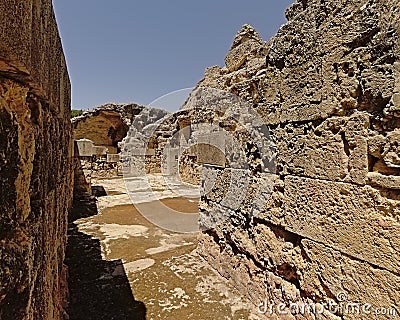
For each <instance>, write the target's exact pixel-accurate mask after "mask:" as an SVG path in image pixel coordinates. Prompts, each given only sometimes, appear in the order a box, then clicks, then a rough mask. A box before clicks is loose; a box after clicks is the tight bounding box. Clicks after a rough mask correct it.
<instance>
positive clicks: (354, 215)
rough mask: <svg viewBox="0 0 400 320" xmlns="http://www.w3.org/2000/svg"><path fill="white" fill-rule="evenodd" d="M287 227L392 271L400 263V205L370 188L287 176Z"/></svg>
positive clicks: (399, 202) (395, 270) (394, 270)
mask: <svg viewBox="0 0 400 320" xmlns="http://www.w3.org/2000/svg"><path fill="white" fill-rule="evenodd" d="M284 196H285V202H284V215H285V218H284V226H285V228H287V230H290V231H291V232H294V233H296V234H299V235H301V236H302V237H305V238H308V239H312V240H314V241H317V242H321V243H324V244H325V245H327V246H330V247H332V248H334V249H336V250H339V251H341V252H343V253H345V254H347V255H350V256H353V257H356V258H358V259H360V260H362V261H367V262H369V263H370V264H372V265H376V266H379V267H380V268H384V269H387V270H391V271H392V272H397V270H398V269H399V267H400V262H399V260H398V259H397V256H398V255H399V253H400V252H399V251H400V249H399V248H400V223H399V221H398V218H397V217H398V215H399V214H400V201H398V200H391V199H387V198H385V197H383V196H382V195H381V194H380V192H379V191H378V190H375V189H373V188H372V187H369V186H365V187H360V186H357V185H352V184H347V183H340V182H330V181H322V180H313V179H308V178H299V177H294V176H288V177H287V178H286V179H285V192H284Z"/></svg>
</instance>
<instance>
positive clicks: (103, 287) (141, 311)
mask: <svg viewBox="0 0 400 320" xmlns="http://www.w3.org/2000/svg"><path fill="white" fill-rule="evenodd" d="M72 211H73V212H72V213H71V217H74V219H77V218H79V217H82V215H80V213H83V216H86V217H87V216H89V214H90V215H96V214H97V208H96V203H95V200H93V198H92V197H90V196H89V195H88V197H87V201H83V200H82V199H81V200H78V201H75V203H74V207H73V209H72ZM74 219H73V220H74ZM65 263H66V264H67V266H68V271H69V280H68V285H69V301H70V304H69V307H68V314H69V317H70V318H69V319H70V320H82V319H85V320H102V319H104V320H110V319H117V320H125V319H126V320H128V319H129V320H145V319H146V307H145V305H144V303H143V302H140V301H136V300H135V298H134V296H133V294H132V290H131V287H130V285H129V281H128V278H127V276H126V273H125V269H124V266H123V264H122V261H121V260H113V261H106V260H103V259H102V256H101V246H100V241H99V240H98V239H93V238H92V237H91V236H90V235H87V234H85V233H82V232H80V231H79V230H78V226H77V225H76V224H75V223H74V222H73V221H70V222H69V225H68V245H67V251H66V261H65Z"/></svg>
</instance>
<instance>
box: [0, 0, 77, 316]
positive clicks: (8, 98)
mask: <svg viewBox="0 0 400 320" xmlns="http://www.w3.org/2000/svg"><path fill="white" fill-rule="evenodd" d="M0 123H1V126H0V152H1V154H0V176H1V181H0V194H1V196H0V212H1V215H0V319H13V320H18V319H26V320H28V319H32V320H36V319H41V320H54V319H63V318H64V317H65V308H66V307H67V294H68V292H67V281H66V278H67V270H66V268H65V267H64V265H63V261H64V252H65V247H66V241H67V237H66V235H67V215H68V210H69V207H70V204H71V198H72V160H71V158H72V152H73V148H72V131H71V122H70V82H69V77H68V73H67V68H66V63H65V59H64V55H63V50H62V46H61V41H60V37H59V35H58V30H57V25H56V21H55V18H54V13H53V8H52V3H51V1H50V0H38V1H9V0H7V1H6V0H0Z"/></svg>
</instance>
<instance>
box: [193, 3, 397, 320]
mask: <svg viewBox="0 0 400 320" xmlns="http://www.w3.org/2000/svg"><path fill="white" fill-rule="evenodd" d="M399 4H400V2H399V1H392V2H390V3H388V2H386V1H379V0H368V1H367V0H360V1H355V0H352V1H319V0H309V1H300V0H299V1H297V2H296V3H294V4H293V5H292V6H291V7H290V8H289V9H288V10H287V12H286V15H287V18H288V23H286V24H285V25H283V26H282V27H281V28H280V30H279V31H278V33H277V35H276V36H275V37H274V38H272V39H271V40H270V41H269V42H268V43H266V42H264V41H262V40H261V39H260V37H259V36H258V34H257V32H256V31H255V30H254V29H253V28H251V27H250V26H244V27H243V28H242V30H241V31H240V32H239V33H238V35H237V36H236V38H235V39H234V43H233V45H232V48H231V50H230V52H229V53H228V55H227V57H226V59H225V61H226V66H225V67H223V68H220V67H213V68H210V69H207V71H206V77H205V78H204V80H203V81H202V82H200V84H199V86H208V87H213V88H218V89H221V90H227V91H230V92H232V93H235V94H237V95H238V96H239V97H240V98H242V99H243V100H245V101H247V102H248V103H250V104H251V105H252V106H253V108H254V110H256V111H257V112H258V113H259V114H260V116H261V117H262V119H263V122H264V123H265V125H266V126H267V127H268V130H269V134H270V137H271V139H272V141H273V143H274V145H275V147H276V157H275V162H276V163H275V166H271V167H263V170H259V171H254V170H247V171H246V170H235V169H232V168H229V167H226V168H221V167H216V166H207V167H205V168H204V169H203V174H204V179H205V180H204V182H203V184H202V185H203V189H204V187H205V186H207V181H208V180H212V181H213V183H214V185H213V187H212V188H208V189H204V190H203V193H204V195H203V196H202V199H201V203H200V206H201V214H202V215H205V216H213V215H214V216H218V215H221V212H223V215H224V217H225V218H224V219H222V220H219V223H217V224H214V225H213V227H212V228H209V229H208V230H205V231H204V232H203V233H202V235H201V236H200V244H199V251H200V253H201V254H202V255H203V256H204V258H205V259H207V260H208V261H209V262H210V264H211V265H212V266H214V267H215V268H216V269H217V270H218V271H219V272H220V273H221V274H222V275H224V276H225V277H226V278H228V279H230V281H232V283H234V284H235V286H236V287H237V288H239V289H240V290H241V292H242V293H244V294H246V295H247V296H248V297H249V298H250V299H251V300H252V301H253V302H254V303H255V304H256V305H260V306H262V307H266V305H267V307H271V306H272V309H273V311H274V312H275V313H276V311H277V310H276V306H278V305H279V303H283V304H284V306H286V307H289V306H290V303H295V304H297V305H301V304H303V305H304V304H306V305H307V304H308V305H312V304H316V303H320V304H323V303H329V302H332V303H336V304H340V303H342V306H343V308H336V309H335V308H333V311H334V312H327V311H326V312H325V313H324V315H321V317H322V318H328V319H333V318H334V319H336V318H343V319H372V318H374V319H380V318H382V319H383V318H393V317H392V316H390V315H386V316H377V315H374V314H372V313H371V314H368V312H374V311H376V310H379V308H385V310H386V311H387V312H392V313H393V312H397V314H398V315H399V314H400V309H399V307H400V306H399V301H400V285H399V283H400V275H399V271H398V270H399V259H398V256H399V248H400V221H399V214H400V158H399V151H400V150H399V141H400V99H399V97H400V95H399V94H400V92H399V90H400V86H399V81H398V79H400V67H399V66H400V63H399V53H400V50H399V49H400V48H399V45H400V41H399V32H400V25H399V21H400V10H399ZM250 147H251V148H253V147H254V146H250ZM270 168H275V170H270ZM240 175H243V176H247V177H249V180H250V183H249V185H248V186H247V188H246V190H247V194H246V195H245V197H244V199H243V201H242V203H241V205H240V206H239V207H237V206H231V204H230V202H228V201H225V202H223V201H222V200H221V199H223V198H224V197H225V194H226V192H227V186H229V184H230V183H229V182H230V181H233V180H234V179H235V177H237V176H240ZM242 192H243V191H242ZM244 192H245V193H246V191H244ZM366 304H367V305H366ZM349 305H350V307H351V308H353V307H357V306H358V307H360V309H362V307H363V306H364V307H365V306H367V307H366V309H364V310H361V313H360V314H355V312H352V310H351V308H350V310H349V309H347V310H346V307H348V306H349ZM369 305H371V307H370V308H369V307H368V306H369ZM274 306H275V309H274ZM266 310H267V311H268V312H267V313H266V315H265V316H266V318H270V317H271V316H270V315H269V310H270V309H266ZM388 310H389V311H388ZM285 311H289V310H288V308H287V309H286V310H285ZM291 311H293V308H292V309H291ZM294 311H296V310H294ZM311 313H312V312H311ZM311 313H310V312H309V313H307V312H306V314H305V317H306V318H310V319H314V316H313V315H312V314H311ZM281 316H282V318H285V319H295V318H296V319H299V317H300V315H299V314H297V316H295V315H292V314H291V313H290V312H289V313H288V314H285V315H284V316H283V313H281ZM300 318H301V317H300Z"/></svg>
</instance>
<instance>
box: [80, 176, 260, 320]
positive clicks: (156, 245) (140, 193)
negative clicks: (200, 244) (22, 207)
mask: <svg viewBox="0 0 400 320" xmlns="http://www.w3.org/2000/svg"><path fill="white" fill-rule="evenodd" d="M150 179H152V180H153V181H152V189H153V194H152V195H151V196H149V195H148V194H146V192H147V191H148V188H147V186H146V185H145V184H143V181H141V180H140V179H134V178H133V179H131V180H129V181H128V182H124V181H123V179H122V178H119V179H108V180H98V181H92V183H93V184H94V185H102V186H103V187H104V188H105V190H106V192H107V194H108V195H107V196H104V197H100V198H99V199H98V209H99V214H97V215H95V216H92V217H89V218H83V219H79V220H77V221H76V224H77V225H78V228H79V231H80V232H83V233H85V234H87V235H90V236H92V237H93V238H96V239H99V241H100V245H101V254H102V257H103V259H104V260H110V261H112V260H117V259H121V260H122V263H123V267H124V270H123V271H120V272H122V273H123V272H125V274H126V275H127V277H128V280H129V283H130V287H131V289H132V292H133V295H134V297H135V299H136V300H139V301H142V302H143V303H144V305H145V307H146V319H147V320H152V319H163V320H168V319H171V320H172V319H174V320H175V319H183V320H185V319H188V320H189V319H193V320H194V319H196V320H203V319H210V320H211V319H212V320H214V319H238V320H239V319H260V318H259V315H258V313H257V309H256V307H254V306H253V305H252V304H251V303H249V302H248V301H247V300H246V299H244V298H242V297H240V296H239V295H238V293H237V292H236V290H235V289H234V288H232V287H230V286H229V284H228V283H227V281H226V280H225V279H224V278H222V277H221V276H220V275H219V274H218V273H216V272H215V271H214V270H213V269H212V268H211V267H210V266H209V265H208V264H207V263H206V262H205V261H203V260H202V259H201V258H200V257H199V255H198V254H197V253H196V239H197V234H196V233H177V232H172V231H168V230H165V229H162V228H160V227H158V226H156V225H154V224H152V223H150V222H149V221H148V220H147V219H145V218H144V217H143V216H142V215H141V214H140V212H139V211H138V210H137V208H135V206H134V205H133V204H132V200H133V201H134V202H135V203H138V204H142V205H143V204H144V205H145V206H146V205H148V206H152V204H153V202H154V201H157V200H156V199H154V198H158V199H162V203H163V204H164V205H165V206H167V207H169V208H170V209H172V210H179V211H181V212H184V213H185V214H186V215H188V216H194V217H196V214H195V213H196V211H197V198H198V190H196V189H194V188H193V187H190V186H188V188H187V190H182V189H185V188H186V187H182V186H179V187H178V188H180V190H178V192H175V191H176V190H175V191H173V190H169V189H168V188H167V187H166V185H165V184H163V182H162V181H161V179H160V177H159V176H150ZM126 185H128V189H129V191H130V192H128V191H127V188H126ZM154 190H155V191H154ZM133 192H135V193H136V194H135V196H134V197H132V193H133ZM129 193H131V194H130V195H129ZM182 195H186V196H187V197H186V196H182ZM196 197H197V198H196Z"/></svg>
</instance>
